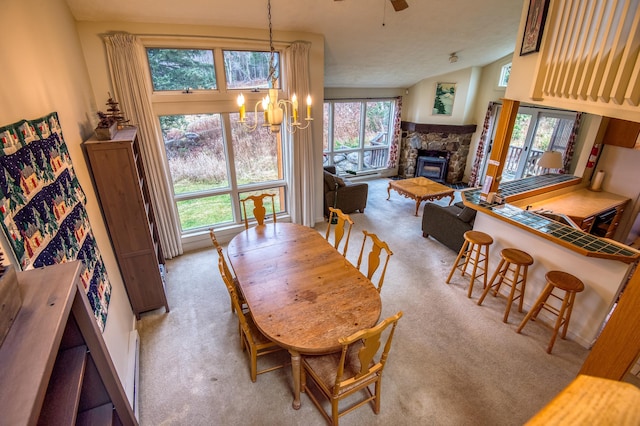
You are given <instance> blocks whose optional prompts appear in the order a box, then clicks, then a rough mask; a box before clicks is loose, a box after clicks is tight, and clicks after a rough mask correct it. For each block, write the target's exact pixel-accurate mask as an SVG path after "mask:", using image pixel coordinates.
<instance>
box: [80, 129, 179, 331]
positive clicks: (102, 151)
mask: <svg viewBox="0 0 640 426" xmlns="http://www.w3.org/2000/svg"><path fill="white" fill-rule="evenodd" d="M83 145H84V148H85V152H86V154H87V158H88V161H89V168H90V170H91V174H92V175H93V182H94V185H95V188H96V192H97V194H98V198H99V200H100V205H101V207H102V213H103V215H104V218H105V222H106V224H107V229H108V230H109V236H110V237H111V243H112V244H113V249H114V251H115V254H116V258H117V260H118V265H119V266H120V272H121V274H122V279H123V281H124V285H125V288H126V289H127V294H128V295H129V301H130V302H131V308H132V309H133V312H134V314H135V315H136V317H137V318H138V319H140V313H142V312H146V311H150V310H153V309H158V308H161V307H163V306H164V308H165V310H166V312H169V305H168V303H167V297H166V294H165V289H164V276H163V275H164V256H163V255H162V248H161V246H160V242H159V238H158V229H157V225H156V220H155V212H154V206H153V205H152V204H151V200H150V197H149V188H148V182H147V179H146V177H145V173H144V168H143V165H142V158H141V156H140V149H139V146H138V137H137V129H136V128H135V127H125V128H124V129H121V130H119V131H118V133H117V134H116V135H115V136H114V138H113V139H112V140H107V141H99V140H97V139H95V138H92V139H89V140H88V141H86V142H85V143H84V144H83Z"/></svg>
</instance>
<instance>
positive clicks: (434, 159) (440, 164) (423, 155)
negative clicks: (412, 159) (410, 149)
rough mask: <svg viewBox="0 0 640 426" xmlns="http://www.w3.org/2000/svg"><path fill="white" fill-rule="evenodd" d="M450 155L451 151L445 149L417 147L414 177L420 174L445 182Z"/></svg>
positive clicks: (435, 180)
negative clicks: (431, 149)
mask: <svg viewBox="0 0 640 426" xmlns="http://www.w3.org/2000/svg"><path fill="white" fill-rule="evenodd" d="M450 155H451V153H449V152H447V151H428V150H421V149H419V150H418V158H417V159H416V174H415V177H420V176H422V177H425V178H427V179H431V180H432V181H434V182H438V183H445V182H446V179H447V169H448V167H449V157H450Z"/></svg>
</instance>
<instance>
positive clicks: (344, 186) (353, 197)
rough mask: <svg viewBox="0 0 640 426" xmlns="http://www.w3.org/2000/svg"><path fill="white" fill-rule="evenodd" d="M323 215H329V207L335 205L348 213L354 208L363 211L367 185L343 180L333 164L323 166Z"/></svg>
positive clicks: (367, 189) (365, 202)
mask: <svg viewBox="0 0 640 426" xmlns="http://www.w3.org/2000/svg"><path fill="white" fill-rule="evenodd" d="M323 173H324V215H325V216H326V217H329V207H335V208H337V209H340V210H342V212H343V213H346V214H349V213H353V212H355V211H356V210H358V211H360V213H364V209H365V207H367V196H368V194H369V185H367V184H366V183H363V182H361V183H351V182H345V181H344V180H343V179H342V178H341V177H339V176H338V175H337V174H336V168H335V167H334V166H326V167H325V168H324V171H323Z"/></svg>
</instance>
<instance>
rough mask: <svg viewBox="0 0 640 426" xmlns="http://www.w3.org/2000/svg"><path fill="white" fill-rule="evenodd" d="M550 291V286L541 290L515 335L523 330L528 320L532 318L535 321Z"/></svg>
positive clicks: (551, 287) (551, 288)
mask: <svg viewBox="0 0 640 426" xmlns="http://www.w3.org/2000/svg"><path fill="white" fill-rule="evenodd" d="M551 290H553V286H552V285H551V284H547V285H546V287H545V288H544V290H542V293H540V296H538V299H536V301H535V303H534V304H533V306H531V310H530V311H529V312H528V313H527V315H525V317H524V318H523V319H522V322H521V323H520V325H519V326H518V329H517V330H516V333H520V332H521V331H522V329H523V328H524V326H525V324H526V323H527V322H528V321H529V320H530V319H532V318H533V319H535V318H536V317H537V316H538V313H539V312H540V310H541V309H542V305H544V303H545V302H546V301H547V298H548V297H549V295H550V294H551Z"/></svg>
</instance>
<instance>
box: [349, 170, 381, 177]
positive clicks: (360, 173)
mask: <svg viewBox="0 0 640 426" xmlns="http://www.w3.org/2000/svg"><path fill="white" fill-rule="evenodd" d="M346 173H347V176H346V177H349V175H351V176H370V175H377V174H378V172H377V171H375V170H360V171H357V172H354V171H352V170H346Z"/></svg>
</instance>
